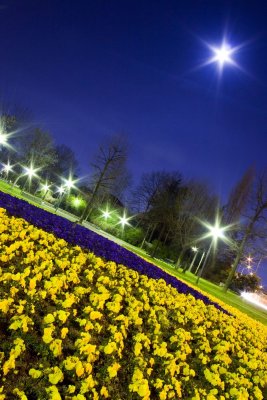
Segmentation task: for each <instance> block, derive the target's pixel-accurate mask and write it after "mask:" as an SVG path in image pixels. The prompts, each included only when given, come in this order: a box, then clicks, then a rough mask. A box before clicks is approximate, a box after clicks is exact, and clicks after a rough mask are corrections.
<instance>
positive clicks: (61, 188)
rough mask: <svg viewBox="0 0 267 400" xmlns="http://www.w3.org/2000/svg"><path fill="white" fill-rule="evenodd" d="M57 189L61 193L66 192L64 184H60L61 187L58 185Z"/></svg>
mask: <svg viewBox="0 0 267 400" xmlns="http://www.w3.org/2000/svg"><path fill="white" fill-rule="evenodd" d="M57 191H58V193H59V194H63V193H64V192H65V189H64V188H63V187H62V186H60V187H58V190H57Z"/></svg>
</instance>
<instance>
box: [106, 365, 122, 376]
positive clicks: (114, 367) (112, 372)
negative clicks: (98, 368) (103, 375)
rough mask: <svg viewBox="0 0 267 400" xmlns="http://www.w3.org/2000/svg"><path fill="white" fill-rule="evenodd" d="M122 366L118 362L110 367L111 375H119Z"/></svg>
mask: <svg viewBox="0 0 267 400" xmlns="http://www.w3.org/2000/svg"><path fill="white" fill-rule="evenodd" d="M120 367H121V366H120V364H119V363H117V362H115V363H114V364H112V365H111V366H110V367H108V373H109V377H110V378H114V377H115V376H117V372H118V370H119V369H120Z"/></svg>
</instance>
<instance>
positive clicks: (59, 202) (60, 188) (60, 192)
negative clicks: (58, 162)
mask: <svg viewBox="0 0 267 400" xmlns="http://www.w3.org/2000/svg"><path fill="white" fill-rule="evenodd" d="M57 192H58V201H57V204H56V206H55V212H57V210H58V208H59V206H60V204H61V203H62V200H63V197H64V193H65V189H64V187H63V186H59V187H58V190H57Z"/></svg>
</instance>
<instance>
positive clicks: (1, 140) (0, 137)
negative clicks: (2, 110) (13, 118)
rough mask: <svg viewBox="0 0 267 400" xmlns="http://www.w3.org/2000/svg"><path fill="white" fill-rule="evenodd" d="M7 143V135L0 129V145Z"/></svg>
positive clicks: (4, 145)
mask: <svg viewBox="0 0 267 400" xmlns="http://www.w3.org/2000/svg"><path fill="white" fill-rule="evenodd" d="M7 145H8V135H7V134H6V133H4V132H2V131H0V147H1V146H3V147H6V146H7Z"/></svg>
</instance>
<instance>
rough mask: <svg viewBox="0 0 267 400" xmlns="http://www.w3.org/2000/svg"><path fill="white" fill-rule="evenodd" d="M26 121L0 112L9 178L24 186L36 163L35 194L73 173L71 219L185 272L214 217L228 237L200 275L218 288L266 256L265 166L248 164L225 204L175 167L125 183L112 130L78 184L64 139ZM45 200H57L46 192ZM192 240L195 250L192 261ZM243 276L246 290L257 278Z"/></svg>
mask: <svg viewBox="0 0 267 400" xmlns="http://www.w3.org/2000/svg"><path fill="white" fill-rule="evenodd" d="M25 125H26V124H25V121H23V118H21V117H20V116H17V115H10V114H8V113H3V114H2V115H1V118H0V130H1V132H2V133H4V134H6V135H7V136H8V145H7V146H1V150H0V156H1V162H2V164H3V165H6V164H7V163H8V162H9V163H10V164H11V165H13V169H12V171H10V175H9V177H10V178H11V180H13V181H14V180H15V179H18V178H19V180H17V183H19V185H20V186H21V185H23V186H24V187H25V185H26V184H27V176H24V175H23V174H22V175H20V174H21V168H22V166H29V165H34V166H35V167H38V168H40V169H39V170H38V177H39V181H38V180H37V179H35V180H34V181H33V182H32V185H31V186H28V187H27V189H28V190H29V191H32V192H34V193H37V194H38V188H39V183H40V180H41V181H46V182H49V183H53V184H54V185H55V186H56V185H58V186H59V185H61V183H62V178H63V177H65V179H67V178H68V177H69V176H70V175H71V176H72V178H73V179H77V186H78V190H79V191H78V195H79V197H80V198H81V199H82V200H83V202H82V206H81V208H80V209H79V210H78V209H76V208H75V207H74V206H73V204H71V203H70V201H69V199H70V196H66V197H65V198H64V201H63V202H62V204H61V207H63V208H65V209H70V210H71V211H72V212H74V213H76V214H77V218H78V219H77V222H80V223H82V222H83V221H84V220H88V221H91V222H93V223H95V224H97V225H100V226H101V227H102V228H104V229H105V230H108V231H110V232H111V233H113V234H115V235H117V236H123V238H124V240H126V241H129V242H130V243H132V244H135V245H138V246H139V247H141V248H144V249H145V250H146V251H147V252H149V253H150V255H151V256H152V257H159V258H163V259H165V260H169V261H172V262H173V263H175V265H176V267H182V268H183V270H184V272H186V270H187V269H188V268H190V269H191V270H192V271H193V272H194V270H195V269H196V268H197V265H198V262H199V260H200V258H201V256H202V255H203V252H204V251H206V252H207V249H208V247H209V245H210V241H211V238H208V237H205V233H206V231H207V228H206V226H205V222H206V223H209V224H210V225H212V224H214V221H215V218H217V220H219V221H220V224H221V226H227V227H228V229H227V231H226V233H225V234H226V235H227V237H228V242H227V243H224V242H221V241H219V242H218V246H217V247H216V248H215V246H214V248H213V249H212V250H213V251H212V254H211V256H210V257H209V260H207V265H206V268H205V271H203V274H204V276H205V277H207V278H208V279H211V280H213V281H215V282H220V281H223V282H225V290H227V289H228V287H229V286H230V285H233V281H235V282H236V285H237V286H238V284H239V285H240V282H241V280H242V279H243V277H242V279H241V276H240V274H238V273H237V268H238V266H239V265H240V263H243V264H244V265H245V264H246V257H247V256H248V255H251V257H254V260H257V259H258V260H262V259H263V258H264V257H265V256H266V251H265V244H266V239H267V230H266V227H267V225H266V218H267V214H266V210H267V174H266V171H262V172H257V171H256V170H255V168H253V167H250V168H248V170H247V171H245V172H244V175H243V176H242V178H241V179H240V181H239V182H237V183H236V185H235V186H234V187H233V188H232V191H231V193H230V195H229V198H228V200H227V202H226V204H224V205H222V204H221V201H220V198H219V197H218V195H216V194H215V193H214V192H213V191H212V190H211V188H210V187H209V186H208V185H207V184H206V183H203V182H201V181H199V180H195V179H186V178H185V177H184V176H183V175H182V173H181V172H180V171H165V170H158V171H153V172H149V173H143V175H142V176H141V179H140V181H139V183H138V184H137V185H136V186H135V187H132V186H131V173H130V171H129V169H128V167H127V160H128V156H129V146H128V145H127V139H126V137H125V136H122V135H119V134H114V135H113V136H111V137H109V138H108V139H107V140H106V141H105V142H104V143H101V144H99V147H98V150H97V152H96V154H95V157H93V159H92V160H91V162H90V163H89V167H90V168H89V173H88V177H87V179H86V180H82V181H80V182H79V181H78V177H79V163H78V160H77V158H76V156H75V154H74V152H73V150H72V149H71V148H70V147H68V146H66V145H65V144H56V143H55V141H54V139H53V136H52V135H51V133H49V132H47V131H44V130H43V129H42V128H40V127H39V126H34V127H33V126H31V127H27V128H24V129H23V130H21V127H22V126H24V127H25ZM26 126H27V125H26ZM14 132H15V134H12V133H14ZM2 171H3V170H2ZM2 176H3V172H2ZM125 193H127V197H125ZM50 200H51V202H53V201H56V199H55V198H54V197H53V195H51V196H50ZM107 209H117V210H118V211H119V210H120V211H121V212H122V210H124V212H125V210H126V209H127V215H129V216H132V218H131V229H126V230H125V231H123V230H122V229H121V228H120V227H119V226H118V225H117V224H116V223H112V220H111V222H109V221H108V220H107V219H103V218H101V215H100V214H99V210H102V211H103V210H107ZM192 246H195V247H197V248H198V249H199V251H198V254H197V255H195V256H194V265H192V258H193V253H192ZM247 277H248V278H249V275H248V276H247ZM248 280H250V286H251V288H253V287H254V288H256V287H257V285H258V284H259V281H258V280H257V278H256V277H255V275H254V276H250V278H249V279H248ZM253 285H254V286H253Z"/></svg>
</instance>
